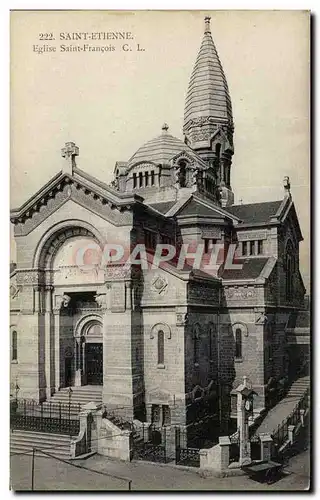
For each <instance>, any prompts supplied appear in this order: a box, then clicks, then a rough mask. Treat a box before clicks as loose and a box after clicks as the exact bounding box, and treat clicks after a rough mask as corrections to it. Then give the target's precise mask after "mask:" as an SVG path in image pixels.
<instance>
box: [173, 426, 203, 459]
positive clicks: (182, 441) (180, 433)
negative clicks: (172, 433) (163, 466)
mask: <svg viewBox="0 0 320 500" xmlns="http://www.w3.org/2000/svg"><path fill="white" fill-rule="evenodd" d="M176 464H177V465H187V466H190V467H200V448H198V447H197V448H195V447H190V446H188V436H187V431H186V430H182V429H180V428H179V427H177V428H176Z"/></svg>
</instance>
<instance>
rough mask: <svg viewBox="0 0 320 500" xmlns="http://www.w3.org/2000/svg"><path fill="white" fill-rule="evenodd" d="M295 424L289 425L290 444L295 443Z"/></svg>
mask: <svg viewBox="0 0 320 500" xmlns="http://www.w3.org/2000/svg"><path fill="white" fill-rule="evenodd" d="M294 428H295V426H294V425H288V438H289V441H290V444H293V443H294Z"/></svg>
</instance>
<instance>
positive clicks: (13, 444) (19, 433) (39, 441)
mask: <svg viewBox="0 0 320 500" xmlns="http://www.w3.org/2000/svg"><path fill="white" fill-rule="evenodd" d="M33 448H38V449H41V450H44V451H47V452H48V453H50V454H51V455H54V456H55V457H57V458H63V459H68V458H70V436H67V435H65V434H50V433H45V432H34V431H25V430H20V429H16V430H13V431H11V433H10V453H11V454H14V453H26V452H31V451H32V449H33ZM29 454H30V455H31V453H29ZM37 456H42V457H45V456H46V455H44V454H42V453H40V452H37Z"/></svg>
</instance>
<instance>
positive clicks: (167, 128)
mask: <svg viewBox="0 0 320 500" xmlns="http://www.w3.org/2000/svg"><path fill="white" fill-rule="evenodd" d="M161 128H162V133H163V134H166V133H167V132H168V130H169V125H168V124H167V123H164V124H163V125H162V127H161Z"/></svg>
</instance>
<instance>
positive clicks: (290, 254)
mask: <svg viewBox="0 0 320 500" xmlns="http://www.w3.org/2000/svg"><path fill="white" fill-rule="evenodd" d="M285 259H286V264H285V272H286V297H287V300H291V299H292V297H293V275H294V272H295V266H294V250H293V245H292V243H291V241H288V243H287V245H286V250H285Z"/></svg>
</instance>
